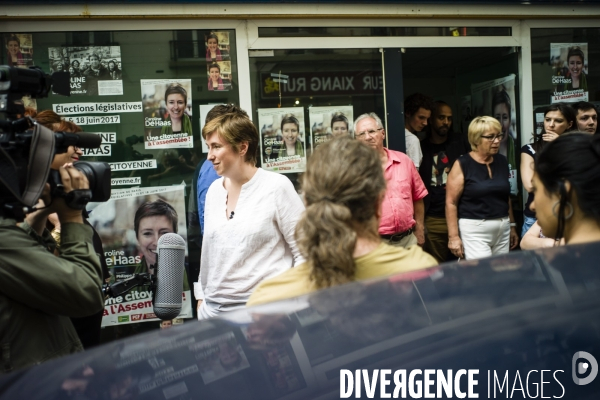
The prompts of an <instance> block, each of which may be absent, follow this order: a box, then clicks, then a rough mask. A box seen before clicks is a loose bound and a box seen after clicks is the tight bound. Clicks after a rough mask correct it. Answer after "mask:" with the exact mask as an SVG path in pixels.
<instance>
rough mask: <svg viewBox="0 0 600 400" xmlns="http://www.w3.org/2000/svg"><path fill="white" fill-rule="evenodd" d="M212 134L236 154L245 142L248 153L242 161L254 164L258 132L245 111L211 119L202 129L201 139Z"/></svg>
mask: <svg viewBox="0 0 600 400" xmlns="http://www.w3.org/2000/svg"><path fill="white" fill-rule="evenodd" d="M213 132H216V133H217V135H219V137H220V138H221V140H223V141H225V142H226V143H228V144H229V145H230V146H231V148H232V149H233V150H234V151H235V152H236V153H239V152H240V145H241V144H242V143H244V142H246V143H247V144H248V151H246V155H245V157H244V159H245V161H246V162H247V163H249V164H252V165H255V164H256V156H257V153H258V131H257V130H256V127H255V126H254V124H253V123H252V121H251V120H250V118H248V114H247V113H246V112H245V111H243V110H241V109H240V110H239V111H236V112H229V113H227V114H223V115H220V116H218V117H216V118H215V119H212V120H211V121H209V122H208V123H207V124H206V125H204V128H202V137H203V138H204V140H206V138H207V137H208V135H210V134H212V133H213Z"/></svg>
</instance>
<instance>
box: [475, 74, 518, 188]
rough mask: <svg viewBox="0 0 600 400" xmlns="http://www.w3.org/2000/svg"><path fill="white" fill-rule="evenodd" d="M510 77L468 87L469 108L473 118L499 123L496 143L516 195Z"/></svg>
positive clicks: (512, 79) (515, 133)
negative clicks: (502, 136) (488, 116)
mask: <svg viewBox="0 0 600 400" xmlns="http://www.w3.org/2000/svg"><path fill="white" fill-rule="evenodd" d="M515 80H516V77H515V75H514V74H511V75H509V76H507V77H504V78H499V79H494V80H491V81H487V82H481V83H476V84H473V85H471V108H472V113H473V116H483V115H490V116H492V117H494V118H496V119H497V120H498V122H500V126H501V127H502V134H503V135H504V138H503V139H502V142H500V154H502V155H503V156H505V157H506V158H507V159H508V167H509V169H510V171H509V181H510V193H511V194H512V195H513V196H516V195H517V192H518V188H517V155H518V154H519V148H518V147H516V146H517V145H518V143H519V135H518V131H517V127H518V126H519V124H518V121H517V111H516V103H515V100H516V97H515Z"/></svg>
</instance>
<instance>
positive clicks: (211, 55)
mask: <svg viewBox="0 0 600 400" xmlns="http://www.w3.org/2000/svg"><path fill="white" fill-rule="evenodd" d="M204 43H205V45H206V62H207V63H213V62H219V61H229V60H230V58H229V32H220V31H213V32H210V33H209V34H207V35H205V37H204Z"/></svg>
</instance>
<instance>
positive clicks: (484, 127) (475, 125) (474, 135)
mask: <svg viewBox="0 0 600 400" xmlns="http://www.w3.org/2000/svg"><path fill="white" fill-rule="evenodd" d="M490 129H494V130H496V131H497V133H502V126H501V125H500V122H498V120H497V119H496V118H494V117H489V116H483V117H475V118H474V119H473V121H471V123H470V124H469V130H468V137H469V144H470V145H471V150H473V151H477V147H478V146H479V145H480V144H481V141H482V140H483V139H482V138H481V137H482V136H483V135H485V134H486V132H487V131H489V130H490Z"/></svg>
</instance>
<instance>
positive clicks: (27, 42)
mask: <svg viewBox="0 0 600 400" xmlns="http://www.w3.org/2000/svg"><path fill="white" fill-rule="evenodd" d="M3 36H4V40H3V42H4V46H5V48H6V65H8V66H10V67H16V68H29V67H30V66H31V65H33V38H32V36H33V35H32V34H31V33H5V34H4V35H3ZM21 100H22V101H23V107H25V108H33V109H34V110H37V102H36V100H35V99H33V98H31V96H23V97H22V99H21Z"/></svg>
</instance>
